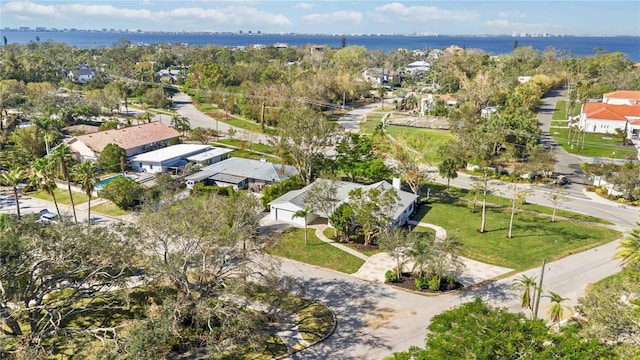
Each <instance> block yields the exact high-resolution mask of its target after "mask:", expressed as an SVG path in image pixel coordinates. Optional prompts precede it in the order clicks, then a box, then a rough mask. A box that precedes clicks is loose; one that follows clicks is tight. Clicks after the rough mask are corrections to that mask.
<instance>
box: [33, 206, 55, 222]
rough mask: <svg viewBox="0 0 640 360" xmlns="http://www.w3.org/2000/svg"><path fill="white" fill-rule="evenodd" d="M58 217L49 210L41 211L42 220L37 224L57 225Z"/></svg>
mask: <svg viewBox="0 0 640 360" xmlns="http://www.w3.org/2000/svg"><path fill="white" fill-rule="evenodd" d="M57 217H58V214H56V213H53V212H51V211H49V210H47V209H42V210H40V219H38V220H36V222H37V223H41V224H57V223H58V221H56V218H57Z"/></svg>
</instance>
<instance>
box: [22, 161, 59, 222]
mask: <svg viewBox="0 0 640 360" xmlns="http://www.w3.org/2000/svg"><path fill="white" fill-rule="evenodd" d="M54 168H55V162H54V160H53V159H52V158H51V157H50V156H45V157H43V158H38V159H35V160H34V161H33V163H31V173H30V179H29V182H30V183H31V184H32V185H35V186H36V187H37V188H38V189H40V190H44V191H46V192H47V194H49V196H51V199H52V200H53V204H54V205H55V206H56V212H57V213H58V218H60V219H62V214H60V207H59V206H58V200H57V199H56V191H55V190H56V188H57V187H58V185H56V180H55V169H54Z"/></svg>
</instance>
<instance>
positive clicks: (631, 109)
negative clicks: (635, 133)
mask: <svg viewBox="0 0 640 360" xmlns="http://www.w3.org/2000/svg"><path fill="white" fill-rule="evenodd" d="M582 113H584V114H585V115H586V116H587V118H588V119H599V120H616V121H627V120H628V118H629V117H632V118H635V117H640V104H639V105H613V104H606V103H589V102H588V103H585V104H584V107H583V108H582Z"/></svg>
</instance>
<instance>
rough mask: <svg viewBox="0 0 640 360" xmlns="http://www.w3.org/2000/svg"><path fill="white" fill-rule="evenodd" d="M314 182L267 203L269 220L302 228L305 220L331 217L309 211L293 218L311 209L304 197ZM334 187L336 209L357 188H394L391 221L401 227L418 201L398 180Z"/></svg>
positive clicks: (338, 184) (319, 180) (310, 220)
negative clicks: (402, 188) (395, 194)
mask: <svg viewBox="0 0 640 360" xmlns="http://www.w3.org/2000/svg"><path fill="white" fill-rule="evenodd" d="M322 181H328V180H325V179H317V180H316V182H322ZM316 182H314V183H313V184H310V185H307V186H305V187H304V188H302V189H300V190H294V191H290V192H288V193H286V194H284V195H282V196H280V197H279V198H277V199H275V200H273V201H271V202H270V203H269V214H270V217H271V219H273V220H280V221H286V222H290V223H294V224H297V225H300V226H304V224H305V220H306V223H307V224H308V223H310V222H312V221H313V220H315V219H316V218H318V217H322V218H328V217H329V216H331V214H321V213H313V212H312V211H309V214H308V215H307V218H306V219H304V218H301V217H294V216H293V214H295V213H296V212H297V211H299V210H304V209H305V208H312V206H309V204H308V203H307V201H306V197H307V194H308V192H309V189H311V187H312V186H313V185H314V184H315V183H316ZM335 185H336V196H335V200H336V207H338V206H339V205H340V204H342V203H345V202H348V201H349V192H351V191H352V190H354V189H357V188H361V189H363V190H364V191H366V190H369V189H372V188H378V189H381V190H383V191H386V190H388V189H390V188H392V187H393V188H395V189H396V192H397V194H398V198H399V201H398V206H397V208H396V210H395V213H394V215H393V219H394V221H395V224H396V225H397V226H402V225H404V224H405V223H406V222H407V220H408V219H409V217H410V216H411V214H412V213H413V210H414V205H415V203H416V201H417V200H418V195H415V194H413V193H411V192H408V191H404V190H401V189H400V179H394V180H393V185H392V184H389V183H388V182H387V181H384V180H383V181H379V182H377V183H373V184H370V185H364V184H358V183H353V182H347V181H336V182H335Z"/></svg>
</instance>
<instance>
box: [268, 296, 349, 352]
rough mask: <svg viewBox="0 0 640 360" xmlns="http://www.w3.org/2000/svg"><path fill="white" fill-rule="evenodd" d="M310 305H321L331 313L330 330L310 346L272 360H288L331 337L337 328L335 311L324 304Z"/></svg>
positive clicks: (315, 302) (316, 302) (313, 302)
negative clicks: (331, 323) (331, 322)
mask: <svg viewBox="0 0 640 360" xmlns="http://www.w3.org/2000/svg"><path fill="white" fill-rule="evenodd" d="M311 303H312V304H321V305H322V306H324V307H326V308H327V309H329V311H331V317H332V318H333V326H332V327H331V330H329V331H328V332H327V333H326V334H325V335H324V336H323V337H322V338H320V339H318V340H316V341H314V342H312V343H310V344H308V345H306V346H304V347H302V348H300V349H295V350H293V351H289V352H287V353H286V354H282V355H279V356H276V357H274V358H272V359H273V360H282V359H287V358H290V357H291V355H294V354H297V353H299V352H301V351H304V350H306V349H309V348H311V347H312V346H315V345H317V344H319V343H321V342H324V341H325V340H327V339H328V338H329V336H331V335H333V334H334V333H335V331H336V328H337V327H338V318H337V317H336V313H335V311H333V309H332V308H331V307H330V306H328V305H326V304H323V303H321V302H320V301H315V300H312V301H311Z"/></svg>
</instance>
